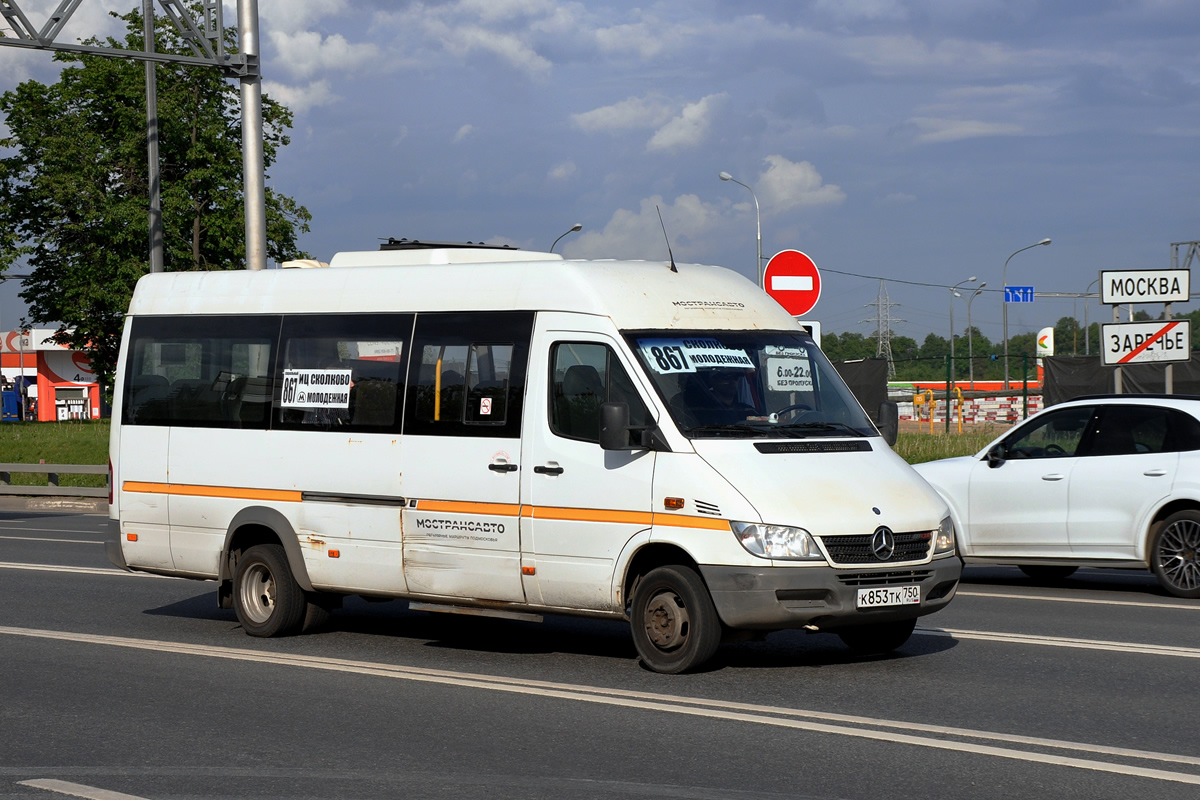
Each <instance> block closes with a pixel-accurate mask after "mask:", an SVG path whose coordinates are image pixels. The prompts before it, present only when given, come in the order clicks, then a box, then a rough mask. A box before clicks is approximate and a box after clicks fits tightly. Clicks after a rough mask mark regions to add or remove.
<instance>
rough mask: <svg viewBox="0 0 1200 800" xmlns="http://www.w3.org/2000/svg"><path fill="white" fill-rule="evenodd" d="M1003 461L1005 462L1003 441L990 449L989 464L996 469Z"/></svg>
mask: <svg viewBox="0 0 1200 800" xmlns="http://www.w3.org/2000/svg"><path fill="white" fill-rule="evenodd" d="M1003 463H1004V443H1003V442H1001V443H1000V444H998V445H996V446H995V447H993V448H992V449H991V450H988V454H987V465H988V466H989V467H991V468H992V469H995V468H996V467H998V466H1000V465H1001V464H1003Z"/></svg>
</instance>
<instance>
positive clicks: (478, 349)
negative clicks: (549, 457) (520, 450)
mask: <svg viewBox="0 0 1200 800" xmlns="http://www.w3.org/2000/svg"><path fill="white" fill-rule="evenodd" d="M532 330H533V313H532V312H528V311H479V312H437V313H432V312H431V313H425V314H417V321H416V326H415V328H414V334H413V344H412V363H411V365H410V367H409V374H408V387H409V388H408V395H407V398H406V399H405V404H406V407H405V412H404V433H405V434H406V435H417V436H472V437H476V436H477V437H502V438H515V437H519V436H520V435H521V402H522V396H523V394H524V390H525V369H526V363H527V360H528V352H529V337H530V335H531V333H532Z"/></svg>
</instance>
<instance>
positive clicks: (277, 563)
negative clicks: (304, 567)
mask: <svg viewBox="0 0 1200 800" xmlns="http://www.w3.org/2000/svg"><path fill="white" fill-rule="evenodd" d="M308 606H309V603H308V600H307V599H306V598H305V596H304V592H303V590H301V589H300V586H299V584H297V583H296V579H295V578H294V577H292V569H291V567H289V566H288V562H287V555H286V554H285V553H284V551H283V546H282V545H278V544H259V545H255V546H254V547H251V548H250V549H249V550H247V551H246V552H245V553H243V554H242V557H241V558H240V559H239V560H238V566H237V571H236V572H235V573H234V577H233V610H234V611H235V612H236V613H237V618H238V622H240V623H241V624H242V628H243V629H244V630H245V631H246V633H248V634H250V635H251V636H264V637H269V636H290V635H291V634H293V633H298V632H299V631H300V628H301V627H302V626H303V625H304V620H305V616H306V614H307V612H308Z"/></svg>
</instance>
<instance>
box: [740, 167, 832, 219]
mask: <svg viewBox="0 0 1200 800" xmlns="http://www.w3.org/2000/svg"><path fill="white" fill-rule="evenodd" d="M763 161H765V162H766V164H767V168H766V169H765V170H763V172H761V173H760V174H759V176H758V181H757V182H756V185H755V191H756V192H757V193H758V196H759V201H760V202H761V203H762V205H763V206H764V207H766V208H768V209H770V212H769V213H771V214H779V213H782V212H784V211H790V210H791V209H793V208H800V207H811V206H831V205H838V204H839V203H841V202H842V201H844V200H845V199H846V193H845V192H843V191H842V189H841V187H840V186H836V185H834V184H827V183H822V180H821V173H819V172H817V170H816V168H815V167H813V165H812V164H810V163H808V162H807V161H800V162H795V161H789V160H788V159H786V158H784V157H783V156H779V155H774V156H767V157H766V158H764V159H763Z"/></svg>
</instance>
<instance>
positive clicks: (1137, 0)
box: [0, 0, 1200, 352]
mask: <svg viewBox="0 0 1200 800" xmlns="http://www.w3.org/2000/svg"><path fill="white" fill-rule="evenodd" d="M17 2H18V5H20V7H21V8H22V9H23V10H25V11H26V13H27V14H28V15H29V16H30V17H31V18H32V19H33V20H34V22H35V24H40V22H41V21H42V20H44V19H45V17H46V14H47V13H48V12H49V10H51V9H52V8H53V7H55V6H56V5H57V0H17ZM134 5H137V4H136V3H134V2H132V0H83V2H82V4H81V7H80V9H79V10H78V11H77V12H76V16H75V18H74V19H73V20H72V22H71V24H70V25H69V26H68V28H67V29H66V33H65V34H64V35H63V36H61V37H60V39H66V40H70V39H73V38H82V37H85V36H88V35H95V34H98V33H108V32H112V31H113V30H114V29H113V28H112V26H111V23H109V22H107V21H106V20H105V19H104V17H103V12H104V11H106V10H110V9H115V10H121V11H124V10H128V9H129V8H131V7H133V6H134ZM226 5H227V9H228V11H227V22H228V23H229V24H233V23H234V21H235V20H236V10H235V4H233V3H228V2H227V4H226ZM259 11H260V19H261V22H260V27H261V35H262V52H263V57H264V64H263V73H264V83H265V88H266V91H267V92H268V94H270V95H272V96H273V97H275V98H276V99H279V100H282V101H284V102H285V103H286V104H287V105H289V106H290V107H291V108H292V109H293V110H294V111H295V113H296V124H295V128H294V130H293V132H292V133H293V142H292V144H291V146H290V147H289V148H287V150H286V151H285V152H284V153H283V156H282V158H281V159H280V161H279V163H278V164H276V165H275V166H274V167H273V169H272V170H271V174H270V177H269V180H270V184H271V185H272V186H273V187H274V188H276V189H277V190H279V191H281V192H283V193H285V194H288V195H291V196H293V197H295V198H296V199H297V200H298V201H300V202H301V203H303V204H304V205H306V206H307V207H308V209H309V210H310V211H311V212H312V214H313V223H312V232H311V233H309V234H307V235H306V236H304V237H303V239H302V240H301V243H302V246H303V247H304V248H305V249H306V250H307V251H308V252H309V253H311V254H312V255H313V256H315V257H318V258H322V259H328V258H329V257H330V256H331V255H332V254H333V253H335V252H337V251H339V250H355V249H374V248H375V247H376V246H377V243H378V240H379V239H381V238H386V237H388V236H394V237H409V238H425V239H438V240H459V241H461V240H472V241H479V240H483V241H487V242H489V243H505V244H513V245H517V246H520V247H522V248H530V249H543V250H544V249H547V248H549V247H550V245H551V243H552V242H553V241H554V240H555V238H557V237H558V236H559V234H561V233H563V232H564V231H566V230H568V229H569V228H570V227H571V225H573V224H574V223H576V222H579V223H582V225H583V230H582V232H580V233H573V234H570V235H569V236H567V237H566V238H564V239H563V240H562V242H561V243H560V245H559V247H558V250H559V251H560V252H562V253H563V254H565V255H566V256H568V257H596V258H607V257H616V258H646V259H664V258H665V257H666V247H665V245H664V241H663V234H662V229H661V228H660V226H659V221H658V212H659V211H661V214H662V218H663V221H664V223H665V226H666V229H667V232H668V234H669V236H670V240H671V245H672V248H673V250H674V253H675V258H676V259H677V260H680V261H697V262H703V263H715V264H722V265H725V266H728V267H731V268H734V269H737V270H739V271H741V272H743V273H745V274H747V275H752V274H753V272H754V260H755V208H754V202H753V199H752V197H751V193H750V192H749V191H748V190H746V189H745V188H743V187H742V186H738V185H737V184H734V183H730V182H722V181H720V180H718V177H717V175H718V173H719V172H721V171H727V172H729V173H731V174H732V175H733V176H734V177H735V178H736V179H737V180H739V181H741V182H743V183H745V184H748V185H749V186H751V187H753V189H754V192H755V194H756V195H757V198H758V201H759V204H760V206H761V220H762V238H763V252H764V254H766V255H768V256H769V255H771V254H773V253H775V252H777V251H779V250H783V249H798V250H802V251H804V252H805V253H807V254H808V255H809V256H811V257H812V258H813V259H814V261H815V262H816V263H817V265H818V266H819V267H820V268H821V269H822V276H823V286H824V288H823V292H822V297H821V300H820V303H819V304H818V306H817V308H816V309H815V311H814V313H813V315H812V316H813V317H814V318H816V319H819V320H820V321H821V322H822V324H823V326H824V330H825V331H826V332H830V331H838V332H842V331H857V332H861V333H864V334H867V333H871V332H873V331H874V330H875V323H874V322H872V321H867V320H873V319H874V318H875V317H876V315H877V313H878V308H879V307H878V305H872V304H876V303H877V302H878V298H879V293H880V279H885V280H886V281H887V283H886V291H887V294H888V298H889V300H890V302H891V303H892V304H894V305H892V306H891V307H890V308H889V309H888V312H889V313H890V316H891V317H892V318H893V325H892V327H893V330H894V331H896V332H897V333H899V334H903V335H907V336H912V337H914V338H916V339H918V341H920V340H922V339H924V337H925V335H926V334H927V333H929V332H931V331H935V332H938V333H939V334H941V335H943V336H945V335H948V333H949V325H950V303H951V299H952V298H951V294H950V292H949V291H948V289H947V287H948V286H949V285H951V284H955V283H958V282H959V281H966V280H967V279H968V278H971V277H973V276H974V277H976V278H977V283H976V284H975V285H977V284H978V282H983V281H986V282H987V284H988V287H987V289H986V290H985V292H984V293H983V294H982V295H980V296H979V297H978V298H977V299H976V300H975V301H974V303H973V304H972V307H971V315H972V316H971V321H972V322H973V323H974V324H975V325H976V326H977V327H979V328H980V329H982V331H983V332H984V334H985V335H988V336H990V337H991V338H993V339H999V338H1000V335H1001V316H1002V313H1001V312H1002V304H1001V295H1000V294H999V292H998V291H996V290H998V289H999V287H1000V286H1001V285H1002V281H1001V273H1002V269H1003V266H1004V262H1005V259H1006V258H1008V256H1009V255H1010V254H1012V253H1013V252H1014V251H1016V250H1018V249H1020V248H1022V247H1025V246H1026V245H1031V244H1034V243H1035V242H1037V241H1039V240H1041V239H1043V238H1045V237H1051V238H1052V239H1053V244H1052V245H1050V246H1049V247H1036V248H1033V249H1031V250H1028V251H1026V252H1023V253H1021V254H1020V255H1017V256H1016V257H1014V258H1013V259H1012V261H1011V262H1010V264H1009V268H1008V278H1009V283H1010V284H1025V285H1033V286H1035V287H1036V289H1037V291H1038V292H1047V293H1053V292H1059V293H1071V292H1075V293H1081V292H1084V291H1086V290H1087V289H1088V287H1089V284H1091V282H1092V281H1094V280H1095V279H1096V278H1097V276H1098V271H1099V270H1101V269H1152V268H1166V267H1168V266H1170V255H1171V243H1173V242H1181V241H1191V240H1200V219H1198V214H1197V212H1198V210H1200V205H1198V199H1200V198H1198V195H1200V47H1198V43H1200V2H1196V0H1075V1H1074V2H1072V1H1071V0H1057V1H1055V2H1050V0H758V1H757V2H736V1H735V0H644V1H643V2H636V3H635V2H623V1H621V0H595V1H593V0H588V1H587V2H554V1H553V0H445V1H441V2H439V1H438V0H430V1H429V2H405V1H404V0H394V1H392V2H388V1H385V0H259ZM52 70H53V66H52V65H51V63H50V58H49V55H48V54H46V53H40V52H30V51H22V50H17V49H15V48H0V90H7V89H11V88H13V87H14V86H16V84H17V83H18V82H20V81H21V80H25V79H28V78H36V79H38V80H42V81H51V80H53V79H54V72H53V71H52ZM9 287H11V282H10V284H9ZM1093 290H1094V289H1093ZM4 291H5V295H4V298H5V302H4V304H3V305H0V314H2V315H3V316H2V318H0V325H3V326H5V327H9V326H10V325H11V323H10V322H8V320H12V319H13V314H14V310H13V302H12V299H11V297H10V295H11V294H12V289H11V288H6V289H5V290H4ZM966 295H967V292H966V291H965V290H964V292H963V297H962V298H960V299H956V300H953V302H954V304H955V307H954V322H955V326H956V328H957V329H958V330H959V331H962V330H963V329H964V328H965V325H966V313H967V306H966ZM1084 306H1085V302H1084V301H1082V300H1076V299H1070V298H1066V299H1050V298H1042V297H1039V298H1038V300H1037V301H1036V302H1035V303H1033V304H1029V305H1020V306H1010V308H1009V332H1010V334H1016V333H1020V332H1024V331H1033V330H1037V329H1038V328H1041V327H1042V326H1044V325H1048V324H1053V323H1054V322H1055V321H1056V320H1057V319H1058V318H1059V317H1061V316H1070V315H1075V316H1077V317H1078V318H1080V319H1082V318H1083V316H1084ZM1088 308H1089V311H1088V315H1089V319H1090V321H1097V320H1098V319H1100V318H1101V317H1104V318H1105V319H1109V318H1111V311H1109V310H1108V309H1107V308H1102V307H1101V306H1100V305H1099V304H1098V303H1092V304H1091V305H1090V306H1089V307H1088ZM1176 309H1177V310H1190V309H1189V308H1188V307H1186V306H1184V307H1180V306H1176ZM1147 310H1152V311H1153V313H1157V312H1158V311H1159V310H1161V309H1160V308H1153V309H1149V308H1148V309H1147ZM1062 344H1063V343H1059V345H1060V352H1061V351H1062Z"/></svg>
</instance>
